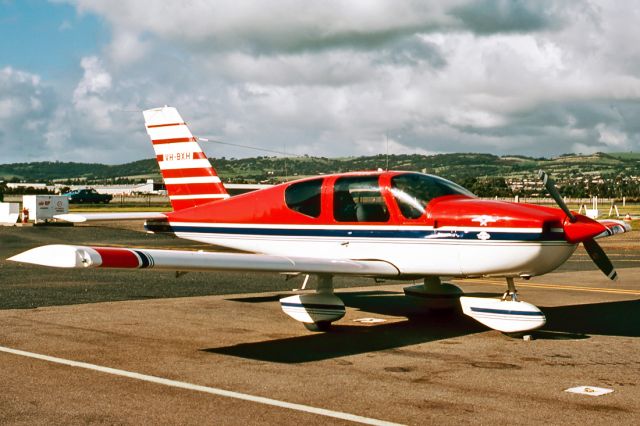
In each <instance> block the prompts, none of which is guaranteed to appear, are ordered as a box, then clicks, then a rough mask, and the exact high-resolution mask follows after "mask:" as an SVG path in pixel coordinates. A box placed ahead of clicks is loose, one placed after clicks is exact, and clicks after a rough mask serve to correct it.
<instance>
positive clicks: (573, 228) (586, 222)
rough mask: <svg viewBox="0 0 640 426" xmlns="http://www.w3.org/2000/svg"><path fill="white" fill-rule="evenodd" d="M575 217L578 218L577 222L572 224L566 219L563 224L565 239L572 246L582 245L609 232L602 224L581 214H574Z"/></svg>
mask: <svg viewBox="0 0 640 426" xmlns="http://www.w3.org/2000/svg"><path fill="white" fill-rule="evenodd" d="M574 216H575V218H576V221H575V222H571V221H569V218H568V217H565V219H564V222H563V224H562V227H563V228H564V236H565V239H566V240H567V242H569V243H571V244H577V243H581V242H583V241H586V240H590V239H592V238H593V237H595V236H597V235H600V234H602V233H603V232H607V228H606V227H605V226H604V225H603V224H601V223H600V222H597V221H595V220H593V219H590V218H588V217H587V216H583V215H581V214H575V213H574Z"/></svg>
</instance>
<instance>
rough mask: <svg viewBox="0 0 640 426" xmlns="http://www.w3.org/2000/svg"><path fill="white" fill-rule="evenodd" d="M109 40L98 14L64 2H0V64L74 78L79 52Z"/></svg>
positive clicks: (78, 72) (92, 49)
mask: <svg viewBox="0 0 640 426" xmlns="http://www.w3.org/2000/svg"><path fill="white" fill-rule="evenodd" d="M108 41H109V31H108V26H107V25H105V23H104V21H103V20H102V19H100V17H98V16H96V15H92V14H79V13H78V12H77V11H76V8H75V7H73V6H71V5H69V4H64V3H57V4H54V3H50V2H47V1H45V0H20V1H7V0H4V1H2V2H0V67H3V66H12V67H15V68H17V69H21V70H25V71H29V72H32V73H35V74H38V75H41V76H42V77H44V78H47V79H52V80H54V79H64V78H65V77H68V78H69V79H70V80H73V79H75V80H77V79H78V78H79V77H80V76H81V75H82V69H81V67H80V66H79V63H80V59H81V58H82V57H83V56H87V55H91V54H94V53H96V52H98V51H99V49H100V46H101V45H104V44H106V43H107V42H108Z"/></svg>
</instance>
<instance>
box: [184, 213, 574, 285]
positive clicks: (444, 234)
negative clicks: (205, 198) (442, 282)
mask: <svg viewBox="0 0 640 426" xmlns="http://www.w3.org/2000/svg"><path fill="white" fill-rule="evenodd" d="M171 227H172V229H173V232H174V233H175V234H176V236H178V237H180V238H184V239H188V240H193V241H199V242H203V243H207V244H214V245H219V246H224V247H228V248H232V249H236V250H244V251H250V252H255V253H264V254H272V255H282V256H313V257H322V258H331V259H359V260H364V259H367V260H383V261H386V262H389V263H391V264H393V265H394V266H395V267H396V268H397V269H398V270H399V271H400V274H401V275H408V276H429V275H437V276H520V275H523V276H524V275H530V276H535V275H542V274H545V273H547V272H550V271H552V270H554V269H556V268H557V267H558V266H560V265H561V264H563V263H564V262H565V261H566V260H567V259H568V258H569V257H570V256H571V255H572V254H573V252H574V251H575V249H576V247H577V245H576V244H569V243H567V242H566V241H565V240H564V238H563V234H562V232H556V233H555V234H552V235H549V234H546V235H543V234H542V230H541V229H538V228H491V227H478V228H469V227H467V228H452V227H448V228H438V229H436V230H434V228H433V227H428V226H421V227H417V226H412V227H406V226H364V225H363V226H350V225H329V226H316V225H273V224H260V225H256V224H222V223H216V224H211V223H177V222H172V223H171Z"/></svg>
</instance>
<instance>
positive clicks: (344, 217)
mask: <svg viewBox="0 0 640 426" xmlns="http://www.w3.org/2000/svg"><path fill="white" fill-rule="evenodd" d="M333 217H334V218H335V219H336V220H337V221H338V222H387V221H388V220H389V209H388V208H387V205H386V204H385V202H384V199H383V198H382V191H381V189H380V185H379V184H378V176H354V177H344V178H340V179H338V180H336V183H335V186H334V187H333Z"/></svg>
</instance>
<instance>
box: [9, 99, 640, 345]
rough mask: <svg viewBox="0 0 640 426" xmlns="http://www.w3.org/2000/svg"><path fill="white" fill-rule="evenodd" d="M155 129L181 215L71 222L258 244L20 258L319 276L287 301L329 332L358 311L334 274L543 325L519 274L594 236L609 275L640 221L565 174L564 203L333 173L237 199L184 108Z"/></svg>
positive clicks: (50, 249) (513, 322) (411, 177)
mask: <svg viewBox="0 0 640 426" xmlns="http://www.w3.org/2000/svg"><path fill="white" fill-rule="evenodd" d="M144 119H145V124H146V129H147V132H148V134H149V136H150V138H151V141H152V143H153V148H154V150H155V154H156V158H157V160H158V164H159V166H160V170H161V172H162V176H163V178H164V182H165V185H166V188H167V192H168V195H169V199H170V201H171V205H172V207H173V211H171V212H167V213H134V214H131V213H112V214H94V215H91V214H86V215H77V214H75V215H74V214H70V215H62V216H60V218H61V219H65V220H70V221H84V220H105V219H131V218H144V219H147V222H146V223H145V227H146V229H147V230H148V231H151V232H157V233H161V232H162V233H172V234H175V235H176V236H177V237H179V238H185V239H188V240H193V241H199V242H204V243H210V244H215V245H218V246H224V247H228V248H231V249H238V250H242V251H246V252H250V253H246V254H243V253H220V252H195V251H180V250H150V249H138V248H115V247H88V246H74V245H47V246H41V247H37V248H34V249H31V250H28V251H26V252H24V253H20V254H18V255H16V256H13V257H12V258H10V260H13V261H18V262H27V263H33V264H38V265H47V266H53V267H61V268H134V269H164V270H175V271H229V270H232V271H233V270H236V271H238V270H240V271H257V272H260V271H262V272H280V273H285V274H310V275H315V276H317V278H318V280H317V283H318V284H317V288H316V291H315V292H312V293H305V294H298V295H294V296H289V297H285V298H283V299H281V300H280V303H281V306H282V310H283V311H284V312H285V313H286V314H287V315H289V316H290V317H292V318H293V319H295V320H297V321H299V322H302V323H303V324H304V325H305V326H306V327H307V328H309V329H310V330H327V329H328V328H329V326H330V324H331V323H332V322H334V321H337V320H339V319H340V318H342V317H343V316H344V315H345V306H344V303H343V302H342V300H341V299H340V298H339V297H337V296H336V295H335V294H334V292H333V277H334V276H337V275H352V276H361V277H372V278H378V279H418V278H419V279H424V284H420V285H414V286H410V287H407V288H405V293H406V294H407V295H410V296H420V297H422V298H424V300H425V301H426V303H427V306H429V307H431V308H442V307H447V306H448V307H452V306H455V305H456V304H457V303H458V301H459V303H460V304H461V305H462V310H463V312H464V313H465V314H467V315H469V316H471V317H473V318H475V319H476V320H478V321H480V322H481V323H483V324H485V325H486V326H488V327H490V328H493V329H496V330H499V331H502V332H505V333H514V332H523V331H528V330H533V329H535V328H538V327H541V326H543V325H544V324H545V322H546V319H545V316H544V314H543V313H542V312H541V311H540V310H539V309H538V308H537V307H536V306H534V305H532V304H529V303H526V302H523V301H520V300H519V299H518V297H517V292H516V287H515V284H514V279H515V278H524V279H528V278H530V277H532V276H536V275H542V274H545V273H547V272H550V271H553V270H554V269H556V268H557V267H559V266H560V265H562V264H563V263H564V262H565V261H566V260H567V259H568V258H569V257H570V256H571V254H572V253H573V252H574V250H575V249H576V247H577V246H578V244H580V243H582V244H584V246H585V249H586V250H587V252H588V253H589V255H590V256H591V258H592V259H593V261H594V262H595V263H596V265H597V266H598V268H600V270H602V272H604V274H605V275H606V276H607V277H609V278H610V279H616V271H615V269H614V267H613V265H612V264H611V262H610V260H609V259H608V258H607V256H606V254H605V253H604V251H603V250H602V249H601V247H600V246H599V245H598V243H597V242H596V239H597V238H601V237H607V236H610V235H613V234H617V233H622V232H626V231H629V230H630V227H629V225H627V224H625V223H624V222H621V221H614V220H605V221H600V222H598V221H595V220H592V219H590V218H588V217H586V216H583V215H580V214H577V213H574V212H572V211H570V210H569V208H568V207H567V205H566V204H565V202H564V200H563V199H562V197H561V196H560V194H559V193H558V191H557V189H556V187H555V183H554V182H553V180H552V179H551V178H550V177H549V176H548V175H547V174H546V173H545V172H543V171H540V173H539V175H540V178H541V179H542V180H543V182H544V185H545V187H546V189H547V191H548V192H549V193H550V195H551V196H552V197H553V198H554V199H555V201H556V202H557V204H558V205H559V207H560V208H550V207H541V206H535V205H528V204H516V203H510V202H502V201H485V200H480V199H478V198H477V197H475V196H474V195H473V194H472V193H471V192H469V191H467V190H466V189H464V188H463V187H461V186H459V185H457V184H455V183H453V182H451V181H448V180H446V179H443V178H440V177H437V176H432V175H428V174H422V173H414V172H400V171H375V172H355V173H340V174H333V175H322V176H317V177H312V178H306V179H300V180H296V181H292V182H287V183H283V184H280V185H277V186H274V187H271V188H266V189H262V190H258V191H255V192H250V193H246V194H242V195H238V196H234V197H229V195H228V193H227V191H226V189H225V186H224V185H223V183H222V182H221V181H220V178H219V177H218V175H217V174H216V171H215V170H214V169H213V167H212V166H211V163H210V162H209V160H208V159H207V157H206V156H205V154H204V152H203V151H202V149H201V148H200V145H199V144H198V138H196V137H194V136H193V135H192V133H191V131H190V130H189V128H188V127H187V124H186V123H185V122H184V121H183V120H182V117H181V116H180V114H179V113H178V111H177V110H176V109H175V108H172V107H167V106H165V107H162V108H155V109H150V110H147V111H144ZM441 277H503V278H505V279H506V283H507V289H506V292H505V293H504V295H503V297H502V298H497V299H492V298H479V297H465V296H464V295H463V293H462V291H461V290H460V289H459V288H458V287H457V286H455V285H453V284H450V283H443V282H441Z"/></svg>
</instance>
